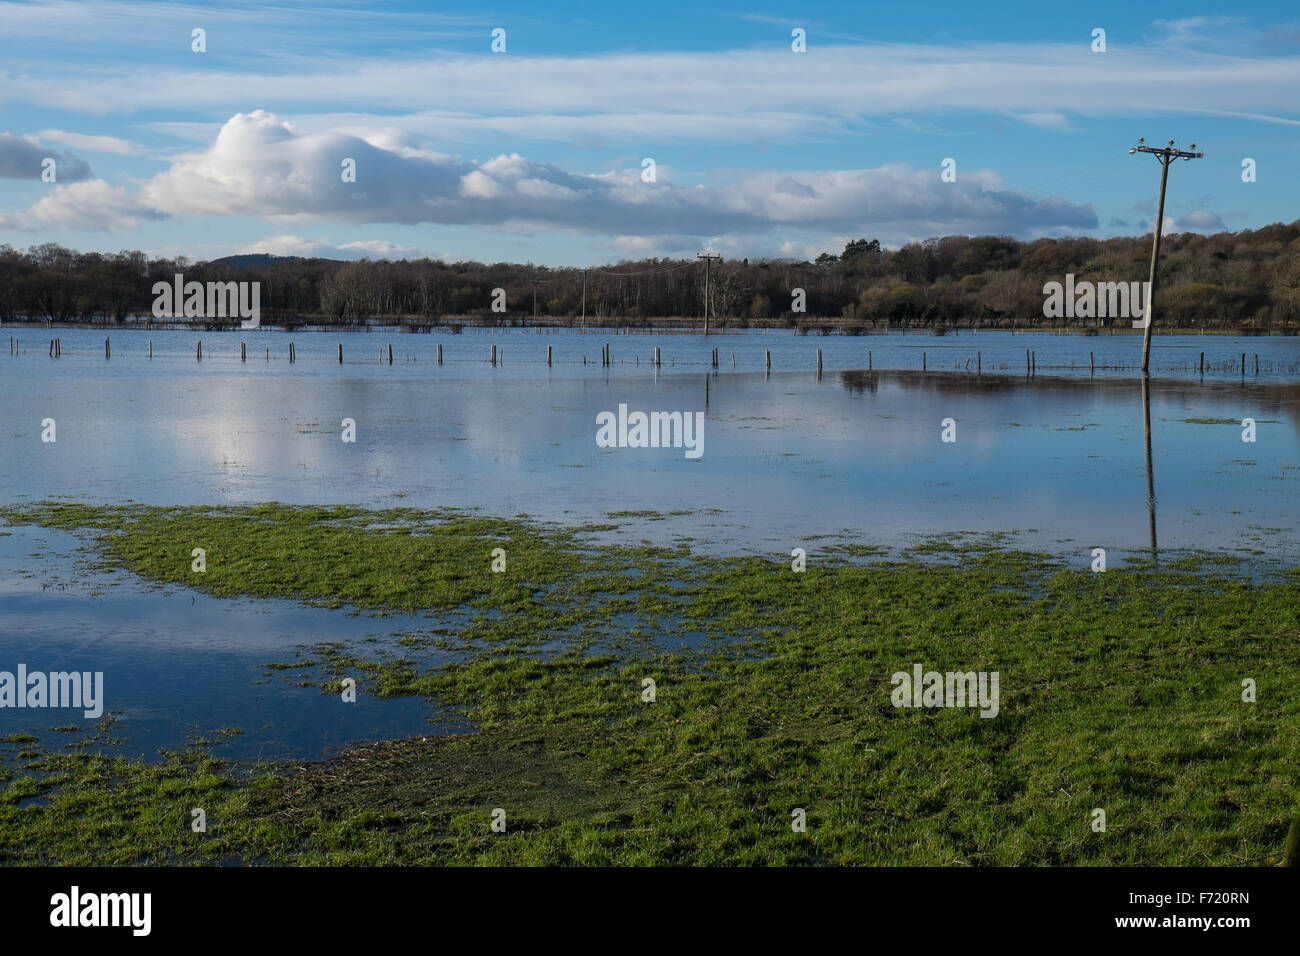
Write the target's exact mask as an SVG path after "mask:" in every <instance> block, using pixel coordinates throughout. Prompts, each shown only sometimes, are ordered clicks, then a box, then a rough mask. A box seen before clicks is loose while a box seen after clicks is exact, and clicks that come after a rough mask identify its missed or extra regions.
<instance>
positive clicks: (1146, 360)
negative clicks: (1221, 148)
mask: <svg viewBox="0 0 1300 956" xmlns="http://www.w3.org/2000/svg"><path fill="white" fill-rule="evenodd" d="M1195 149H1196V144H1195V143H1192V150H1195ZM1129 153H1130V154H1132V153H1150V154H1151V155H1152V156H1154V157H1155V158H1156V160H1157V161H1158V162H1159V163H1160V201H1159V202H1158V203H1157V204H1156V227H1155V238H1154V239H1153V241H1152V243H1151V277H1150V280H1149V281H1148V282H1147V288H1148V289H1150V290H1151V291H1150V292H1149V293H1148V295H1147V307H1146V314H1145V315H1144V316H1143V318H1144V319H1145V320H1146V326H1145V328H1144V329H1143V330H1142V374H1143V375H1146V374H1147V367H1148V365H1149V364H1150V362H1151V320H1152V313H1153V312H1154V311H1155V301H1156V275H1157V265H1158V264H1159V262H1160V232H1161V230H1162V229H1163V228H1164V224H1165V183H1166V182H1168V181H1169V164H1170V163H1172V162H1173V161H1174V160H1175V159H1184V160H1186V159H1200V158H1201V157H1202V156H1204V155H1205V154H1204V153H1197V152H1191V151H1188V150H1183V149H1175V148H1174V141H1173V140H1172V139H1171V140H1170V141H1169V145H1168V146H1147V145H1146V140H1145V139H1143V138H1139V139H1138V144H1137V145H1136V146H1134V147H1133V148H1132V149H1130V150H1129Z"/></svg>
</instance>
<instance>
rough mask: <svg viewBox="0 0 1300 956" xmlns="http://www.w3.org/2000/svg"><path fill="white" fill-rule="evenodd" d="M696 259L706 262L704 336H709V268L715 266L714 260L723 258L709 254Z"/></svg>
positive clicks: (700, 255) (701, 254)
mask: <svg viewBox="0 0 1300 956" xmlns="http://www.w3.org/2000/svg"><path fill="white" fill-rule="evenodd" d="M695 258H696V259H703V260H704V334H705V335H708V334H709V267H710V266H711V265H713V260H714V259H721V258H722V256H713V255H709V254H708V253H703V252H702V253H700V254H699V255H697V256H696V257H695Z"/></svg>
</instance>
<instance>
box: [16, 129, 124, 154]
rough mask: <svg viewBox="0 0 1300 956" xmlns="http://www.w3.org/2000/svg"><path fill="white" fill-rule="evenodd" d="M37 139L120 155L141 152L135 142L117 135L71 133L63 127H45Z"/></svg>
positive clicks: (95, 151) (93, 151) (92, 151)
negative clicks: (62, 128) (119, 137)
mask: <svg viewBox="0 0 1300 956" xmlns="http://www.w3.org/2000/svg"><path fill="white" fill-rule="evenodd" d="M36 137H37V139H40V140H49V141H50V142H52V143H62V144H63V145H65V146H71V147H72V148H73V149H81V150H85V151H87V152H91V153H116V154H117V155H119V156H134V155H136V154H137V153H139V152H140V148H139V147H138V146H136V144H135V143H131V142H128V141H127V140H124V139H118V138H117V137H116V136H85V135H83V134H81V133H69V132H66V131H65V130H61V129H43V130H41V131H40V132H39V133H37V134H36Z"/></svg>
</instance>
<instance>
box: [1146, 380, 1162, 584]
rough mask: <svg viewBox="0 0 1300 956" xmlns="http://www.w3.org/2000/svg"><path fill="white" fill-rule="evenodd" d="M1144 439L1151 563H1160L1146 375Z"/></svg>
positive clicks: (1149, 383)
mask: <svg viewBox="0 0 1300 956" xmlns="http://www.w3.org/2000/svg"><path fill="white" fill-rule="evenodd" d="M1142 437H1143V438H1144V439H1145V443H1146V449H1147V520H1148V522H1149V523H1150V525H1151V561H1152V563H1159V561H1160V553H1159V551H1157V550H1156V485H1155V475H1154V473H1153V472H1152V470H1151V380H1150V379H1149V378H1148V377H1147V376H1145V375H1143V376H1142Z"/></svg>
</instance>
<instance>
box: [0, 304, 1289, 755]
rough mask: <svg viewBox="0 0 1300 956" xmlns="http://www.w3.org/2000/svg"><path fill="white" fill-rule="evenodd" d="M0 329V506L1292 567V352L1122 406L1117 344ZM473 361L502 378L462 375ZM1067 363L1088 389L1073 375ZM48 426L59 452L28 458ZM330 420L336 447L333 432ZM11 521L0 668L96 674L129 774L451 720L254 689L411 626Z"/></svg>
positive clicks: (1213, 349)
mask: <svg viewBox="0 0 1300 956" xmlns="http://www.w3.org/2000/svg"><path fill="white" fill-rule="evenodd" d="M8 334H16V335H17V336H18V338H19V339H20V341H21V347H22V349H23V350H24V351H23V352H22V353H21V354H19V355H17V356H8V355H5V354H4V353H0V408H3V418H2V419H0V501H2V502H5V503H17V502H22V501H32V500H40V499H45V498H69V499H76V500H89V501H94V502H124V501H136V502H144V503H149V504H189V503H202V504H223V503H229V504H238V503H250V502H261V501H268V500H277V501H284V502H292V503H349V504H357V505H362V506H368V507H376V508H383V507H392V506H403V507H417V508H419V507H428V508H444V507H453V508H464V509H480V510H481V511H482V512H483V513H485V514H493V515H516V514H528V515H532V516H534V517H537V518H539V519H543V520H548V521H556V522H560V523H567V524H580V523H581V524H585V523H590V522H605V521H615V522H619V523H620V524H622V525H623V530H622V531H621V532H618V533H616V534H615V537H617V538H619V539H620V540H632V541H639V540H643V539H644V540H648V541H652V542H656V543H662V544H671V543H673V542H674V541H679V540H682V539H689V540H690V541H691V543H692V546H694V547H697V548H700V549H704V550H709V551H713V552H717V553H736V552H741V551H748V552H754V553H760V554H770V555H772V556H773V557H778V558H779V557H784V556H788V555H789V553H790V550H791V549H792V548H793V547H796V546H801V547H804V548H806V549H807V551H808V554H809V558H810V560H816V555H817V551H818V548H819V547H820V546H823V545H825V544H827V543H832V542H834V541H837V540H840V539H842V538H846V537H847V538H851V539H852V540H853V541H855V542H858V543H864V544H871V545H879V546H882V547H884V548H888V549H897V548H904V547H907V546H909V545H912V544H915V543H917V542H918V541H919V540H921V539H923V538H925V537H927V536H930V535H944V534H950V533H953V532H958V531H968V532H977V533H991V532H1002V533H1011V534H1012V537H1011V543H1013V544H1016V545H1020V546H1024V547H1030V548H1035V549H1040V550H1045V551H1049V552H1053V553H1057V554H1060V555H1063V556H1065V557H1066V558H1067V559H1069V560H1077V562H1078V564H1079V566H1080V567H1086V566H1087V565H1088V564H1089V562H1090V561H1091V553H1090V552H1091V549H1092V548H1094V547H1103V548H1106V549H1107V552H1108V561H1109V562H1110V563H1111V564H1112V565H1114V564H1117V563H1118V562H1120V561H1121V560H1122V558H1123V557H1124V556H1126V555H1143V556H1149V554H1150V553H1151V549H1152V545H1153V544H1155V545H1156V548H1157V553H1158V554H1159V555H1164V554H1167V553H1171V552H1177V551H1179V550H1182V549H1192V548H1197V549H1208V550H1213V551H1220V552H1225V553H1229V554H1238V555H1244V556H1250V557H1254V558H1259V559H1264V560H1270V561H1277V562H1282V563H1288V564H1291V565H1294V563H1295V561H1296V558H1297V556H1298V555H1300V541H1298V539H1297V531H1296V526H1295V522H1294V519H1293V518H1292V516H1293V515H1294V514H1295V513H1296V511H1297V505H1300V339H1293V338H1242V339H1231V338H1226V337H1220V336H1187V337H1157V338H1156V340H1155V346H1154V349H1153V361H1152V367H1153V370H1154V371H1155V376H1154V378H1153V380H1152V383H1151V386H1150V388H1149V392H1148V394H1147V396H1146V402H1145V403H1144V396H1143V390H1142V388H1141V387H1140V384H1139V381H1140V380H1139V379H1138V378H1136V377H1135V376H1134V375H1133V373H1132V372H1131V371H1127V370H1122V369H1110V368H1106V366H1122V365H1128V366H1131V365H1133V364H1135V363H1136V361H1137V360H1138V356H1139V353H1140V348H1141V342H1140V339H1139V338H1137V337H1135V336H1095V337H1082V336H1056V335H1048V334H1017V335H1009V334H1005V333H991V332H981V333H978V334H976V335H969V334H962V335H960V336H952V335H949V336H944V337H942V338H939V337H931V336H919V335H908V336H900V335H894V336H863V337H856V338H855V337H844V336H831V337H820V336H813V337H801V336H794V335H790V334H778V333H769V334H765V333H761V332H759V333H749V334H729V335H720V336H710V337H708V338H707V339H705V338H704V337H702V336H686V335H614V334H603V333H602V334H597V333H593V332H587V333H585V334H584V333H580V332H574V331H566V332H546V333H536V332H529V331H521V330H491V331H488V330H467V331H466V332H464V333H462V334H459V335H452V334H440V333H434V334H432V335H402V334H391V335H382V334H375V333H370V334H353V335H339V334H335V333H311V332H295V333H292V334H287V333H281V332H270V331H255V332H243V333H207V334H204V335H199V334H196V333H191V332H174V331H173V332H159V331H154V332H143V331H132V332H113V333H110V334H111V336H112V357H111V358H110V359H107V360H106V359H105V357H104V343H103V340H104V333H102V332H96V331H89V330H83V331H66V330H64V331H58V332H57V333H56V332H53V331H48V330H34V329H23V330H20V331H18V332H14V331H13V330H10V329H7V330H4V335H0V346H3V345H4V344H5V342H4V336H7V335H8ZM54 334H58V335H59V336H60V338H61V340H62V346H63V356H62V357H61V358H58V359H51V358H49V357H48V354H47V346H48V339H49V338H50V337H51V336H52V335H54ZM38 336H44V338H43V339H38V338H37V337H38ZM199 339H203V350H204V355H203V360H202V361H201V362H200V361H198V360H196V357H195V352H196V346H197V341H198V340H199ZM149 341H152V343H153V358H152V359H149V358H148V343H149ZM240 341H244V342H246V343H247V344H248V361H247V362H241V361H240V358H239V343H240ZM290 341H293V342H294V343H295V350H296V354H297V359H298V361H297V362H296V363H294V364H290V363H289V362H288V361H287V351H288V343H289V342H290ZM340 341H341V342H342V343H343V347H344V358H345V361H344V363H343V364H342V365H340V364H339V363H338V357H337V345H338V343H339V342H340ZM389 342H391V343H392V344H393V350H394V364H392V365H389V364H387V352H386V347H387V345H388V343H389ZM438 343H441V344H442V346H443V351H444V364H442V365H438V364H437V363H436V361H435V359H434V356H435V346H436V345H437V344H438ZM606 343H608V344H609V345H610V346H611V349H612V353H613V364H612V365H610V366H609V367H605V366H602V365H601V364H600V358H599V357H600V351H601V347H602V346H603V345H605V344H606ZM491 344H495V345H497V346H498V349H499V351H500V357H501V358H502V359H503V364H498V365H496V366H493V365H490V364H489V363H488V361H487V357H488V351H489V345H491ZM37 346H39V347H37ZM547 346H551V347H552V348H553V355H554V364H553V365H552V366H549V367H548V366H547V364H546V349H547ZM655 346H659V347H660V348H661V349H662V354H663V365H662V366H661V367H660V368H658V369H655V368H654V367H653V366H652V365H651V362H650V357H651V355H652V354H653V350H654V347H655ZM714 348H717V349H718V350H719V353H720V368H719V369H718V371H717V372H714V371H713V370H712V369H711V368H710V364H711V363H710V355H711V352H712V349H714ZM818 348H821V349H822V350H823V372H822V374H821V375H820V376H819V375H818V374H817V373H816V371H815V362H816V358H815V356H816V349H818ZM268 349H269V350H270V353H271V354H270V357H269V359H268V357H267V354H266V350H268ZM1025 349H1030V350H1031V353H1032V356H1033V359H1034V360H1035V361H1036V364H1037V373H1036V374H1034V375H1027V374H1026V368H1025V357H1024V350H1025ZM765 350H770V351H771V353H772V370H771V371H770V372H768V371H766V370H765V368H764V365H765V357H764V352H765ZM868 350H870V352H871V355H870V359H868V355H867V353H868ZM1089 351H1091V352H1092V353H1093V359H1092V364H1093V365H1095V366H1103V368H1101V369H1100V370H1097V371H1095V372H1093V371H1090V362H1089ZM1201 351H1205V352H1206V353H1207V354H1206V360H1207V363H1209V365H1210V369H1209V370H1208V371H1207V373H1206V374H1204V375H1201V374H1200V373H1199V353H1200V352H1201ZM922 352H924V353H925V363H926V371H924V372H923V371H921V364H922V359H921V353H922ZM1242 352H1246V353H1247V355H1248V358H1247V363H1248V365H1247V371H1246V373H1245V374H1244V375H1243V374H1242V373H1241V370H1240V354H1241V353H1242ZM733 353H734V355H735V357H736V370H735V371H732V367H731V357H732V354H733ZM1256 353H1258V354H1259V356H1260V373H1259V374H1258V375H1256V374H1255V371H1254V356H1255V354H1256ZM381 356H382V358H383V362H382V363H381V362H380V358H381ZM584 357H585V358H586V359H587V362H586V364H584V363H583V358H584ZM868 361H870V363H871V365H872V370H871V371H867V365H868ZM968 361H969V364H970V370H969V371H968V370H967V369H966V364H967V362H968ZM977 363H979V364H980V365H982V374H978V373H977V372H976V367H977ZM1017 363H1018V364H1017ZM1071 365H1074V368H1073V369H1071V368H1070V366H1071ZM1229 366H1230V367H1231V369H1230V370H1229ZM958 369H960V371H958ZM620 406H626V408H627V410H628V412H629V413H630V412H635V411H644V412H653V411H661V412H674V411H677V412H683V413H688V414H693V413H697V412H698V413H703V422H704V429H703V442H702V454H700V456H699V457H691V456H690V455H688V454H687V452H688V449H686V448H684V447H669V448H633V447H612V448H610V447H598V445H597V442H596V435H597V416H598V415H599V414H600V413H601V412H611V413H614V414H615V415H617V414H618V412H619V408H620ZM1144 412H1145V414H1144ZM46 419H53V420H54V422H55V428H56V439H57V440H56V441H54V442H44V441H42V432H43V430H47V426H46V425H43V421H44V420H46ZM344 419H351V420H352V421H353V422H354V423H355V438H356V440H355V442H345V441H343V440H342V436H343V432H344ZM1246 419H1250V420H1252V421H1253V423H1254V425H1253V435H1252V429H1251V428H1250V427H1249V426H1247V425H1243V421H1244V420H1246ZM1148 424H1149V432H1148V428H1147V427H1146V426H1147V425H1148ZM1148 433H1149V436H1150V441H1149V443H1148V441H1147V435H1148ZM945 437H947V438H951V439H954V440H951V441H945V440H944V439H945ZM1243 437H1246V438H1252V437H1253V439H1254V440H1253V441H1243ZM625 512H637V513H640V514H637V515H622V514H620V513H625ZM610 515H616V517H614V518H610V517H609V516H610ZM9 530H11V531H13V532H14V533H13V534H12V535H10V536H8V537H0V582H2V583H0V669H4V670H12V669H13V668H14V667H15V666H16V664H17V663H19V662H20V661H21V662H23V663H25V664H27V666H28V669H29V670H56V669H57V670H65V669H71V668H76V669H79V670H104V671H106V682H108V696H109V708H110V710H114V711H115V712H116V713H117V714H118V715H119V717H120V720H119V722H118V724H117V726H116V728H115V733H119V734H121V735H122V736H123V737H124V738H125V740H126V741H127V744H125V745H124V746H126V747H127V748H128V750H130V752H134V753H147V752H149V751H151V750H152V749H156V747H158V746H175V745H177V744H179V743H183V742H184V741H185V739H186V738H187V736H192V735H194V734H200V735H210V734H211V733H212V732H214V731H215V730H217V729H218V728H221V727H229V726H235V727H240V728H242V729H243V730H244V733H243V734H242V735H240V736H239V737H234V738H231V739H229V740H227V741H225V742H224V743H222V744H221V745H220V746H221V747H223V748H226V749H227V752H230V753H232V754H233V755H238V756H241V757H255V756H258V755H259V754H260V755H263V756H295V757H296V756H318V755H320V754H321V753H322V752H324V751H327V750H329V749H330V748H332V747H336V746H338V745H340V744H342V743H345V742H347V741H349V740H355V739H363V738H370V737H390V736H406V735H410V734H418V733H421V732H426V731H427V732H446V731H447V730H448V729H454V728H453V727H452V725H451V724H449V723H448V721H447V718H446V717H445V716H442V717H439V716H438V715H434V714H432V713H431V711H430V708H429V707H428V705H426V704H423V703H422V702H418V701H409V700H408V701H385V702H375V701H370V702H368V703H365V704H361V703H358V704H357V705H343V704H341V703H340V702H339V701H338V698H337V696H332V695H325V694H322V693H321V691H320V690H319V688H317V687H315V686H311V687H298V686H297V685H296V684H295V683H294V681H293V680H291V679H289V678H287V677H286V676H285V675H286V673H287V672H282V671H275V672H270V673H269V675H268V672H267V671H266V669H265V667H264V665H265V664H266V663H268V662H272V661H289V660H294V659H295V658H296V657H297V656H298V655H297V651H296V650H295V649H296V647H297V646H298V645H300V644H311V643H314V642H318V641H325V640H337V641H341V642H344V643H347V644H350V645H351V644H357V643H358V642H362V641H365V640H366V639H367V638H370V637H373V638H375V639H376V641H377V642H378V643H377V644H375V645H373V646H378V647H385V646H387V645H386V644H385V642H387V641H391V640H392V639H393V635H394V634H395V633H396V632H398V631H401V630H403V629H407V630H410V629H418V628H419V626H420V624H421V622H418V621H406V622H402V621H394V620H393V619H385V620H377V619H374V618H366V617H355V616H348V615H346V614H344V613H343V612H339V611H328V610H324V609H319V608H302V607H299V606H298V605H296V604H293V603H292V602H276V601H251V600H248V601H222V600H217V599H213V598H207V597H204V596H202V595H196V594H194V593H193V592H190V591H188V590H185V589H173V590H168V591H160V590H158V589H153V588H148V587H146V586H144V585H142V584H141V583H140V582H137V581H134V580H132V579H130V578H129V577H126V576H116V577H115V578H114V579H113V580H111V581H110V580H102V581H101V580H99V579H98V578H96V576H95V575H94V574H91V573H90V572H87V571H84V570H81V569H79V568H78V567H77V565H76V562H75V561H74V559H73V558H72V557H71V556H70V552H71V550H72V548H73V547H74V546H75V539H71V538H67V537H66V536H61V535H58V534H55V533H50V532H44V531H33V530H32V529H9ZM51 581H58V582H60V583H59V584H58V585H57V586H50V582H51ZM424 623H425V624H427V623H428V622H424ZM110 678H111V680H110ZM361 699H362V700H363V699H364V695H362V698H361ZM53 714H54V712H45V713H43V714H38V715H36V716H33V712H31V711H16V710H3V711H0V732H3V733H12V732H14V731H16V730H19V729H25V728H29V727H36V726H42V727H44V728H49V727H50V726H52V725H55V724H59V723H75V724H81V725H85V724H86V723H87V722H86V721H85V720H83V719H81V715H80V714H79V713H78V714H77V715H76V716H75V718H74V717H68V716H67V715H58V716H57V717H55V716H53ZM430 721H432V723H431V722H430ZM33 732H35V731H33ZM47 737H48V734H46V735H43V738H42V739H43V741H46V742H48V741H47V740H46V738H47Z"/></svg>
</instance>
